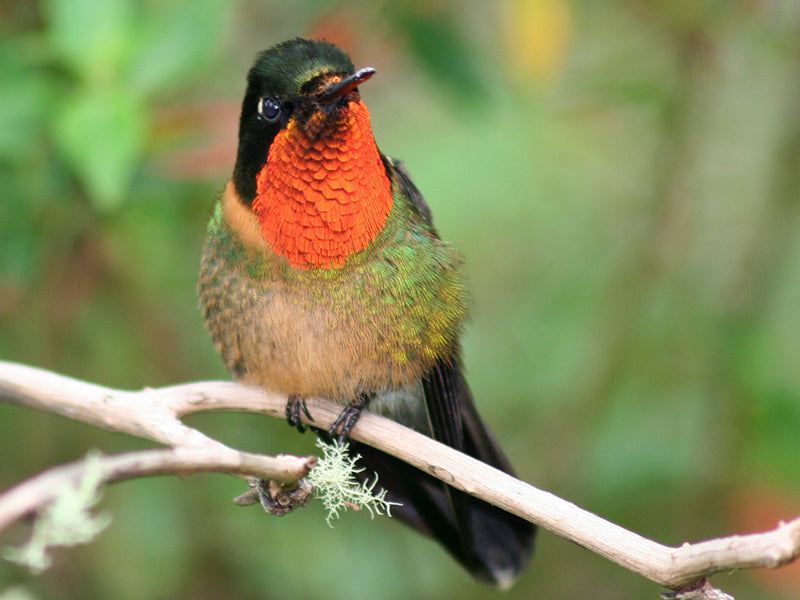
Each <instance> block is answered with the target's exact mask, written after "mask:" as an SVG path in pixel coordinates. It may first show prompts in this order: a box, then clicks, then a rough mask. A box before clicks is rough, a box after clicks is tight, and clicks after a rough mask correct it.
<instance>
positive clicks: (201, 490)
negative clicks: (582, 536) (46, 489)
mask: <svg viewBox="0 0 800 600" xmlns="http://www.w3.org/2000/svg"><path fill="white" fill-rule="evenodd" d="M296 35H305V36H315V37H326V38H328V39H330V40H332V41H335V42H337V43H340V44H341V45H343V46H344V47H345V48H347V49H348V50H349V51H350V53H351V55H352V56H353V59H354V62H355V63H356V65H357V66H374V67H376V68H377V69H378V75H377V76H376V77H375V78H374V79H373V80H372V81H370V82H369V84H368V85H365V86H363V89H362V94H363V97H364V98H365V100H366V102H367V104H368V105H369V107H370V109H371V112H372V116H373V124H374V131H375V135H376V138H377V139H378V142H379V145H380V147H381V149H382V150H383V151H384V152H386V153H387V154H389V155H391V156H395V157H399V158H403V159H404V160H405V161H406V164H407V166H408V168H409V170H410V171H411V173H412V174H413V176H414V178H415V180H416V183H417V184H418V185H419V187H420V189H421V190H422V191H423V192H424V194H425V195H426V197H427V199H428V201H429V203H430V205H431V207H432V209H433V211H434V214H435V216H436V223H437V226H438V228H439V230H440V231H441V233H442V235H443V236H444V237H445V238H446V239H448V240H450V241H452V242H453V243H454V244H456V245H457V246H458V248H459V249H461V250H462V251H463V253H464V255H465V257H466V265H467V266H466V270H467V273H468V275H469V279H470V286H471V290H472V293H473V296H474V310H473V324H472V327H471V329H470V332H469V335H468V337H467V339H466V341H465V351H466V364H467V368H468V372H469V378H470V381H471V384H472V387H473V391H474V392H475V395H476V398H477V401H478V405H479V407H480V408H481V410H482V412H483V413H484V415H485V417H486V419H487V421H488V422H489V423H490V424H491V425H492V428H493V429H494V430H495V431H496V433H497V435H498V437H499V438H500V439H501V440H502V441H503V445H504V446H505V447H506V449H507V450H508V453H509V454H510V455H511V457H512V459H513V462H514V463H515V464H516V466H517V469H518V471H519V474H520V476H521V477H522V478H523V479H525V480H527V481H530V482H532V483H534V484H535V485H537V486H539V487H542V488H544V489H547V490H550V491H552V492H553V493H555V494H558V495H560V496H562V497H564V498H567V499H569V500H571V501H574V502H576V503H577V504H579V505H581V506H583V507H585V508H588V509H590V510H592V511H594V512H597V513H599V514H600V515H602V516H604V517H606V518H609V519H611V520H613V521H615V522H617V523H619V524H620V525H623V526H625V527H628V528H631V529H633V530H635V531H637V532H639V533H641V534H642V535H645V536H647V537H651V538H653V539H655V540H657V541H660V542H663V543H667V544H673V545H678V544H681V543H682V542H684V541H686V540H690V541H693V540H700V539H704V538H708V537H714V536H718V535H724V534H732V533H737V532H739V533H741V532H748V531H756V530H759V529H767V528H771V527H773V526H774V525H775V524H776V523H777V521H778V520H779V519H789V518H792V517H794V516H796V515H797V514H800V468H798V467H799V465H800V4H798V3H797V2H796V0H782V1H781V0H773V1H766V0H740V1H734V0H675V1H672V2H664V1H658V0H604V1H602V2H600V1H590V0H572V1H568V0H530V1H523V0H517V1H512V0H508V1H505V2H479V1H463V2H454V1H444V0H440V1H434V2H431V1H429V0H425V1H423V0H419V1H412V0H406V1H398V0H395V1H393V2H366V1H365V2H358V1H350V2H324V1H319V0H318V1H311V0H306V1H302V2H293V3H285V2H278V1H260V2H257V1H254V0H239V1H236V2H221V1H220V2H218V1H215V0H194V1H191V2H190V1H187V0H182V1H176V2H158V1H156V0H153V1H135V0H39V1H30V2H16V1H14V0H0V65H2V66H1V67H0V186H1V189H2V190H3V192H2V198H1V199H0V357H1V358H3V359H7V360H14V361H19V362H24V363H29V364H32V365H36V366H40V367H46V368H50V369H53V370H55V371H58V372H61V373H65V374H69V375H72V376H75V377H79V378H84V379H87V380H89V381H93V382H97V383H101V384H104V385H109V386H119V387H124V388H130V389H139V388H142V387H144V386H160V385H165V384H172V383H179V382H185V381H190V380H198V379H212V378H222V379H227V378H228V376H227V374H226V373H225V371H224V369H223V367H222V365H221V362H220V360H219V359H218V358H217V356H216V355H215V353H214V350H213V348H212V345H211V342H210V341H209V339H208V336H207V334H206V332H205V330H204V328H203V325H202V322H201V319H200V316H199V311H198V308H197V302H196V299H195V291H194V286H195V278H196V274H197V270H198V261H199V256H200V247H201V243H202V238H203V235H204V228H205V222H206V219H207V217H208V215H209V210H210V207H211V204H212V202H213V199H214V197H215V194H216V193H217V191H218V190H219V189H220V187H221V186H222V185H223V184H224V182H225V181H226V179H227V177H228V176H229V174H230V172H231V169H232V166H233V160H234V156H235V148H236V127H237V118H238V109H239V102H240V100H241V95H242V93H243V90H244V79H245V75H246V72H247V69H248V68H249V66H250V63H251V61H252V59H253V57H254V55H255V54H256V52H258V51H259V50H261V49H264V48H266V47H268V46H270V45H272V44H273V43H276V42H279V41H282V40H284V39H288V38H290V37H294V36H296ZM191 423H192V424H193V425H196V426H197V427H200V428H202V429H203V430H204V431H206V432H208V433H210V434H211V435H214V436H217V437H219V438H220V439H222V440H223V441H225V442H227V443H230V444H233V445H236V446H237V447H240V448H245V449H248V450H253V451H264V452H300V453H302V452H312V451H313V445H312V439H311V436H310V435H306V436H299V435H297V434H296V433H295V432H292V431H291V430H290V429H289V428H288V427H286V425H285V424H284V423H281V422H279V421H276V420H272V419H265V418H261V417H256V416H245V415H209V416H205V417H203V418H194V419H192V420H191ZM142 447H147V444H145V443H144V442H141V441H139V440H135V439H131V438H128V437H125V436H121V435H114V434H109V433H105V432H102V431H97V430H95V429H94V428H92V427H88V426H85V425H81V424H78V423H72V422H69V421H68V420H66V419H62V418H58V417H54V416H51V415H47V414H38V413H36V412H34V411H32V410H29V409H22V408H19V407H16V406H10V405H0V488H6V487H9V486H10V485H12V484H13V483H15V482H17V481H20V480H22V479H23V478H25V477H28V476H31V475H33V474H35V473H37V472H39V471H41V470H43V469H45V468H47V467H48V466H52V465H55V464H58V463H62V462H66V461H71V460H75V459H77V458H79V457H81V456H83V455H84V454H85V452H86V451H87V450H88V449H89V448H99V449H102V450H103V451H104V452H106V453H114V452H122V451H126V450H132V449H137V448H142ZM241 491H243V484H242V482H241V481H239V480H237V479H235V478H233V477H227V476H224V475H207V476H206V475H204V476H194V477H191V478H188V479H185V480H180V479H177V478H160V479H151V480H142V481H136V482H130V483H125V484H120V485H117V486H112V487H111V488H109V489H108V490H107V493H106V499H105V501H104V503H103V506H104V509H105V510H107V511H109V512H110V513H111V514H112V515H113V518H114V521H113V524H112V525H111V527H110V528H109V529H108V530H107V531H105V532H104V533H103V534H102V535H101V536H100V537H99V538H98V539H97V540H96V542H94V543H93V544H91V545H89V546H85V547H79V548H75V549H69V550H64V551H59V552H57V554H56V559H57V564H56V566H55V567H54V568H52V569H51V570H50V571H48V572H47V573H46V574H44V575H43V576H41V577H38V578H34V577H32V576H30V575H29V574H27V573H25V572H23V571H21V570H20V569H18V568H16V567H13V566H11V565H9V564H7V563H0V590H2V589H4V588H6V587H7V586H9V585H12V584H22V585H24V586H25V587H26V588H27V589H28V590H29V591H30V592H31V593H33V594H34V595H35V596H36V597H37V598H82V599H93V598H98V599H100V598H102V599H104V598H111V597H113V598H118V599H122V600H139V599H169V598H186V599H205V598H241V599H256V598H259V599H269V598H309V599H315V598H328V599H331V600H337V599H339V598H341V599H353V598H356V599H358V598H380V599H395V598H397V599H400V598H430V599H439V598H441V599H445V598H459V599H466V598H485V597H493V596H494V595H495V592H492V591H490V590H487V589H485V588H482V587H479V586H478V585H477V584H475V583H473V581H472V580H471V579H470V578H469V577H468V576H467V575H465V574H464V573H463V572H462V571H461V570H460V569H459V568H458V567H457V566H456V565H455V564H454V563H453V562H452V561H451V560H450V559H449V558H448V557H447V556H446V555H445V554H444V552H442V551H441V550H440V549H439V548H438V547H437V546H436V545H434V544H432V543H431V542H429V541H428V540H425V539H423V538H421V537H420V536H417V535H415V534H413V533H411V532H410V531H408V530H407V529H405V528H404V527H402V526H400V525H399V524H397V523H392V522H391V521H390V520H388V519H376V520H375V521H370V520H369V519H368V518H367V517H366V516H365V515H364V514H361V513H350V514H347V515H346V516H345V518H343V519H342V520H341V521H339V522H338V523H337V524H336V527H335V528H334V529H330V528H328V527H327V526H326V525H325V523H324V517H323V514H322V511H321V509H320V508H319V507H318V506H315V507H312V508H310V509H308V510H304V511H299V512H297V513H294V514H292V515H290V516H287V517H284V518H281V519H279V518H274V517H267V516H265V515H264V514H263V513H261V512H260V510H259V509H257V508H250V509H242V508H238V507H236V506H234V505H233V504H232V503H231V502H230V499H231V498H232V497H233V496H235V495H237V494H239V493H240V492H241ZM25 535H26V528H24V527H22V526H20V527H19V528H17V529H15V530H13V531H12V532H10V533H9V534H7V535H5V536H4V537H3V539H2V540H0V544H2V545H8V544H12V543H16V542H17V541H18V540H21V539H22V538H23V537H24V536H25ZM714 582H715V583H716V584H717V585H720V586H721V587H723V588H724V589H725V590H727V591H728V592H730V593H734V594H736V595H737V597H740V598H759V599H762V600H779V599H788V598H797V597H798V595H800V568H798V567H797V566H793V567H787V568H783V569H779V570H777V571H760V572H749V571H745V572H738V573H735V574H732V575H719V576H717V577H716V578H715V579H714ZM659 591H660V590H659V588H658V587H657V586H655V585H654V584H651V583H649V582H646V581H644V580H642V579H640V578H639V577H637V576H634V575H632V574H630V573H628V572H626V571H624V570H623V569H621V568H619V567H616V566H614V565H611V564H609V563H608V562H606V561H605V560H603V559H601V558H599V557H596V556H594V555H592V554H591V553H589V552H587V551H585V550H583V549H581V548H578V547H577V546H574V545H573V544H570V543H568V542H565V541H563V540H561V539H559V538H557V537H555V536H553V535H551V534H548V533H546V532H543V533H542V534H541V535H540V537H539V550H538V553H537V556H536V557H535V559H534V561H533V564H532V566H531V569H530V571H529V572H528V573H527V574H526V575H525V576H524V577H523V579H522V580H521V581H520V582H519V583H518V584H517V586H516V587H515V588H513V589H512V590H511V592H509V593H508V594H506V597H507V598H554V599H562V598H564V599H573V598H576V599H577V598H592V599H594V600H602V599H612V598H613V599H619V598H637V599H638V598H642V599H654V598H657V597H658V593H659Z"/></svg>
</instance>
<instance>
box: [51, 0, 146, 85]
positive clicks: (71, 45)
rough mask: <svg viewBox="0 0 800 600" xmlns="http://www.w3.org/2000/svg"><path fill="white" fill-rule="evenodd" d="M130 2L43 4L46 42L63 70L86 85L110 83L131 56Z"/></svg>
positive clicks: (132, 12)
mask: <svg viewBox="0 0 800 600" xmlns="http://www.w3.org/2000/svg"><path fill="white" fill-rule="evenodd" d="M135 6H136V5H135V3H134V2H133V1H132V0H47V1H46V2H44V6H43V12H44V15H45V19H46V20H47V22H48V24H49V29H48V31H49V35H50V41H51V43H52V45H53V47H54V48H55V50H56V51H57V53H58V54H60V57H61V58H62V59H63V60H64V61H65V63H66V64H67V66H68V67H69V68H70V69H72V70H73V71H74V72H75V73H77V74H78V75H79V76H81V77H83V78H85V79H87V80H90V81H104V82H107V81H109V80H114V79H115V78H117V77H118V75H119V73H120V72H121V70H122V69H123V67H124V65H125V63H126V61H127V59H128V56H129V54H130V52H131V47H130V42H131V36H132V33H133V31H134V30H135V28H136V25H137V18H136V8H135Z"/></svg>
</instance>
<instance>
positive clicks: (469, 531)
mask: <svg viewBox="0 0 800 600" xmlns="http://www.w3.org/2000/svg"><path fill="white" fill-rule="evenodd" d="M423 387H424V390H425V399H426V404H427V407H428V412H429V416H430V421H431V426H432V430H433V437H434V438H435V439H437V440H439V441H441V442H443V443H446V444H447V445H449V446H452V447H454V448H456V449H458V450H461V451H463V452H466V453H467V454H469V455H470V456H473V457H475V458H477V459H479V460H482V461H483V462H486V463H487V464H490V465H492V466H493V467H496V468H498V469H501V470H503V471H505V472H507V473H510V474H513V471H512V469H511V466H510V465H509V463H508V460H507V459H506V457H505V455H504V454H503V452H502V450H501V449H500V448H499V447H498V445H497V444H496V442H495V441H494V438H493V437H492V435H491V433H490V432H489V431H488V430H487V428H486V426H485V425H484V424H483V421H482V420H481V419H480V416H479V415H478V413H477V410H476V409H475V405H474V403H473V401H472V397H471V395H470V392H469V388H468V387H467V384H466V381H465V380H464V377H463V375H462V373H461V368H460V367H459V366H458V364H457V363H456V362H455V361H450V362H444V361H442V362H439V363H438V364H437V365H436V368H435V369H434V370H433V371H432V372H431V374H430V375H429V376H428V377H426V378H425V379H424V380H423ZM352 450H353V452H356V453H358V454H360V455H361V457H362V462H363V464H364V465H365V466H366V467H367V470H366V471H365V472H364V473H363V474H362V478H363V479H364V480H369V479H370V478H371V477H372V473H373V472H375V473H377V474H378V476H379V486H381V487H383V488H384V489H386V490H387V499H389V500H391V501H393V502H401V503H402V506H401V507H395V508H393V509H392V514H393V515H394V516H396V517H398V518H400V519H401V520H402V521H404V522H405V523H407V524H408V525H411V526H412V527H414V528H415V529H417V530H419V531H421V532H423V533H425V534H427V535H430V536H431V537H433V538H435V539H436V540H438V541H439V542H440V543H441V544H442V545H443V546H444V547H445V548H446V549H447V550H448V551H449V552H450V554H452V556H453V557H454V558H455V559H456V560H457V561H458V562H460V563H461V564H462V565H463V566H464V567H465V568H466V569H467V570H468V571H470V572H471V573H472V574H473V575H474V576H475V577H477V578H478V579H480V580H481V581H484V582H485V583H488V584H490V585H497V586H500V587H507V586H508V585H510V584H511V583H512V582H513V581H514V580H515V579H516V578H517V577H518V576H519V575H520V574H521V572H522V571H523V570H524V569H525V567H526V565H527V563H528V560H529V558H530V556H531V554H532V553H533V541H534V534H535V527H534V525H533V524H531V523H529V522H528V521H525V520H524V519H520V518H519V517H516V516H514V515H511V514H509V513H507V512H505V511H504V510H501V509H499V508H497V507H495V506H492V505H490V504H488V503H486V502H484V501H482V500H478V499H477V498H475V497H473V496H470V495H469V494H465V493H464V492H461V491H459V490H456V489H454V488H451V487H449V486H447V485H445V484H444V483H442V482H441V481H439V480H438V479H436V478H434V477H432V476H431V475H428V474H427V473H424V472H422V471H420V470H418V469H416V468H414V467H412V466H411V465H409V464H407V463H405V462H403V461H401V460H399V459H397V458H395V457H393V456H389V455H387V454H385V453H383V452H381V451H379V450H376V449H374V448H372V447H370V446H366V445H363V444H358V443H354V445H353V449H352Z"/></svg>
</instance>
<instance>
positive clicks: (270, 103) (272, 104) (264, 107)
mask: <svg viewBox="0 0 800 600" xmlns="http://www.w3.org/2000/svg"><path fill="white" fill-rule="evenodd" d="M258 114H259V115H261V117H262V118H263V119H264V120H265V121H267V122H268V123H274V122H275V121H277V120H278V117H279V116H280V114H281V105H280V104H278V102H277V101H276V100H275V99H274V98H270V97H269V96H263V97H262V98H260V99H259V101H258Z"/></svg>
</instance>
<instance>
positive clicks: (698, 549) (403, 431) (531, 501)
mask: <svg viewBox="0 0 800 600" xmlns="http://www.w3.org/2000/svg"><path fill="white" fill-rule="evenodd" d="M0 400H6V401H10V402H15V403H18V404H22V405H26V406H30V407H33V408H38V409H40V410H45V411H49V412H53V413H57V414H61V415H63V416H66V417H69V418H71V419H77V420H80V421H84V422H87V423H91V424H94V425H97V426H98V427H102V428H104V429H108V430H111V431H120V432H125V433H129V434H131V435H134V436H137V437H141V438H146V439H149V440H153V441H156V442H159V443H162V444H166V445H169V446H172V447H174V448H175V450H171V451H152V452H175V453H177V454H176V456H178V457H179V458H176V459H175V460H176V461H179V460H180V457H182V458H183V459H187V457H194V458H197V459H198V460H199V462H203V461H202V460H200V458H199V457H201V456H203V455H202V453H198V454H197V455H193V454H192V452H189V451H190V450H191V451H197V452H199V451H206V452H208V454H207V455H206V456H207V458H209V459H210V460H209V463H208V464H209V468H208V470H220V471H235V472H239V473H241V472H250V471H249V469H251V468H253V470H252V472H251V474H259V471H257V469H258V468H260V467H258V466H257V465H255V464H250V463H248V464H247V465H246V466H241V468H237V467H235V466H232V465H231V464H230V463H226V464H225V465H223V464H222V463H221V462H218V463H214V461H223V462H224V460H225V459H226V458H228V457H230V459H231V460H233V457H234V456H238V457H241V456H242V453H239V452H237V451H235V450H232V449H230V448H228V447H227V446H225V445H224V444H221V443H219V442H217V441H215V440H212V439H211V438H208V437H207V436H205V435H203V434H202V433H200V432H199V431H197V430H195V429H192V428H190V427H187V426H186V425H184V424H183V423H181V421H180V419H181V417H183V416H186V415H189V414H194V413H200V412H214V411H217V412H220V411H226V412H252V413H259V414H266V415H270V416H275V417H279V418H284V414H285V413H284V410H285V406H286V398H285V397H283V396H279V395H276V394H270V393H267V392H265V391H264V390H261V389H260V388H254V387H248V386H243V385H239V384H236V383H226V382H200V383H190V384H185V385H177V386H172V387H165V388H159V389H145V390H142V391H140V392H128V391H121V390H115V389H111V388H106V387H102V386H99V385H95V384H90V383H85V382H82V381H78V380H75V379H71V378H68V377H64V376H61V375H57V374H55V373H52V372H48V371H43V370H41V369H35V368H32V367H27V366H24V365H19V364H15V363H10V362H3V361H0ZM307 404H308V408H309V410H310V411H311V413H312V414H313V417H314V425H316V426H318V427H322V428H326V427H329V426H330V425H331V424H332V423H333V421H334V420H335V418H336V416H338V413H339V412H340V410H341V407H340V406H338V405H336V404H333V403H331V402H327V401H323V400H316V399H314V400H310V401H308V403H307ZM351 437H352V438H353V439H356V440H359V441H361V442H364V443H366V444H369V445H370V446H374V447H375V448H378V449H380V450H383V451H384V452H387V453H389V454H392V455H394V456H397V457H398V458H401V459H402V460H404V461H406V462H408V463H409V464H411V465H414V466H415V467H417V468H419V469H421V470H423V471H426V472H428V473H431V474H432V475H433V476H435V477H438V478H439V479H441V480H442V481H444V482H446V483H448V484H450V485H452V486H453V487H456V488H458V489H461V490H464V491H465V492H467V493H470V494H473V495H475V496H477V497H478V498H481V499H483V500H486V501H487V502H490V503H492V504H495V505H497V506H500V507H501V508H503V509H505V510H507V511H508V512H510V513H513V514H516V515H518V516H520V517H522V518H524V519H528V520H529V521H531V522H533V523H536V524H537V525H540V526H541V527H543V528H545V529H547V530H549V531H552V532H553V533H555V534H557V535H560V536H561V537H564V538H566V539H568V540H571V541H573V542H575V543H577V544H579V545H581V546H583V547H585V548H587V549H589V550H591V551H593V552H595V553H597V554H599V555H601V556H603V557H605V558H607V559H608V560H611V561H613V562H615V563H616V564H619V565H621V566H623V567H625V568H626V569H628V570H630V571H633V572H634V573H637V574H639V575H641V576H642V577H645V578H647V579H649V580H651V581H654V582H656V583H658V584H660V585H662V586H664V587H667V588H670V589H672V590H678V595H672V596H671V597H673V598H712V597H714V596H713V595H712V594H716V593H717V591H716V590H714V589H713V588H711V587H710V586H708V585H707V583H706V582H705V579H706V578H707V577H709V576H710V575H712V574H714V573H718V572H720V571H730V570H734V569H742V568H752V567H776V566H779V565H782V564H785V563H788V562H790V561H792V560H794V559H795V558H797V557H798V555H800V518H798V519H795V520H793V521H791V522H789V523H781V524H779V525H778V527H777V528H776V529H774V530H772V531H768V532H765V533H758V534H752V535H743V536H731V537H727V538H720V539H714V540H709V541H705V542H699V543H695V544H684V545H683V546H681V547H678V548H673V547H669V546H664V545H661V544H658V543H656V542H653V541H651V540H648V539H646V538H644V537H642V536H640V535H638V534H636V533H633V532H631V531H628V530H626V529H624V528H622V527H619V526H618V525H615V524H613V523H610V522H608V521H606V520H604V519H602V518H600V517H598V516H597V515H594V514H592V513H590V512H588V511H585V510H583V509H581V508H579V507H577V506H575V505H574V504H572V503H570V502H567V501H566V500H562V499H561V498H558V497H557V496H554V495H553V494H550V493H549V492H545V491H543V490H539V489H537V488H535V487H533V486H531V485H529V484H527V483H524V482H522V481H519V480H518V479H515V478H514V477H511V476H509V475H507V474H505V473H503V472H501V471H498V470H497V469H494V468H492V467H490V466H488V465H486V464H485V463H482V462H480V461H478V460H475V459H473V458H471V457H469V456H466V455H464V454H461V453H460V452H458V451H456V450H454V449H452V448H450V447H448V446H445V445H444V444H441V443H439V442H436V441H435V440H433V439H431V438H429V437H427V436H424V435H421V434H419V433H416V432H414V431H412V430H410V429H407V428H406V427H403V426H402V425H399V424H398V423H395V422H394V421H391V420H389V419H385V418H383V417H380V416H378V415H375V414H371V413H365V414H364V415H362V417H361V418H360V419H359V421H358V423H357V424H356V426H355V428H354V429H353V431H352V433H351ZM231 453H233V454H231ZM142 454H143V453H136V454H133V455H123V456H122V457H117V458H119V459H120V460H121V461H122V463H123V464H125V460H132V461H133V462H134V463H135V462H136V460H138V459H141V458H142V456H141V455H142ZM144 454H146V453H144ZM137 455H139V456H137ZM249 456H250V457H255V458H259V457H257V456H256V455H249ZM211 459H213V460H211ZM297 460H301V461H302V460H307V459H297ZM212 464H216V466H217V467H219V468H218V469H216V468H213V467H212V466H210V465H212ZM184 466H185V467H186V469H187V470H191V468H190V467H189V466H188V465H184ZM306 466H308V463H306ZM296 467H297V465H295V468H296ZM108 468H109V469H111V470H113V469H114V467H113V466H111V465H109V466H108ZM182 469H183V467H181V469H179V470H182ZM121 472H122V473H127V474H128V475H129V476H137V472H136V471H135V469H129V470H125V469H124V468H123V469H122V471H121ZM159 472H163V471H159ZM138 474H147V470H146V469H144V468H143V469H142V470H141V471H139V472H138ZM294 474H295V473H293V475H294ZM44 475H47V473H45V474H43V475H42V476H44ZM40 477H41V476H40ZM123 477H124V475H120V478H123ZM290 479H291V478H290ZM31 481H35V480H31ZM28 483H31V482H26V484H28ZM26 484H21V485H26ZM31 485H33V484H31ZM18 487H19V486H18ZM15 489H17V488H15ZM31 489H41V488H36V487H35V486H34V487H32V488H31ZM12 492H14V490H12V491H11V492H7V494H10V493H12ZM0 500H2V499H0ZM3 506H5V505H4V504H3V503H2V502H0V513H2V508H3ZM0 524H2V519H0ZM0 529H2V527H0ZM689 594H692V595H689ZM701 594H702V595H701ZM716 597H721V596H719V595H717V596H716Z"/></svg>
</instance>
